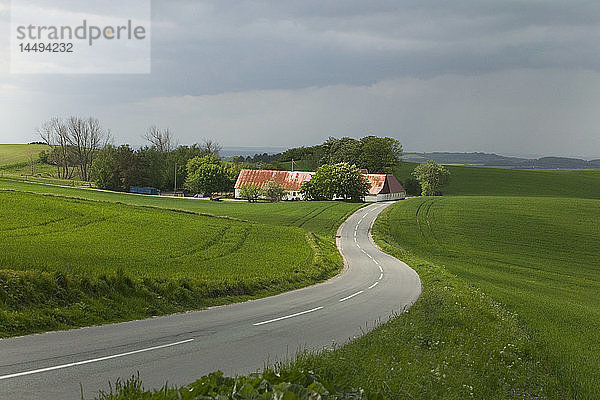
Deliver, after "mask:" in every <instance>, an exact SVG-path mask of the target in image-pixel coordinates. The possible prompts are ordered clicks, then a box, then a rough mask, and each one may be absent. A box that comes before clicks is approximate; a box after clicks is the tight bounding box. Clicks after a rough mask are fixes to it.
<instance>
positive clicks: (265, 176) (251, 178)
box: [235, 169, 314, 200]
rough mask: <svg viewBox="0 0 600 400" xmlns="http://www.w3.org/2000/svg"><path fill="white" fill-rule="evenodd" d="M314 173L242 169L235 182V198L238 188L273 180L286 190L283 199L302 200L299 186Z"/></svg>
mask: <svg viewBox="0 0 600 400" xmlns="http://www.w3.org/2000/svg"><path fill="white" fill-rule="evenodd" d="M313 175H314V172H303V171H273V170H264V169H243V170H241V171H240V175H239V176H238V178H237V181H236V182H235V198H236V199H239V198H240V188H241V187H242V186H243V185H245V184H247V183H253V184H255V185H257V186H259V187H263V186H264V184H265V183H267V182H269V181H271V180H273V181H275V182H277V183H279V184H280V185H281V186H283V188H284V189H285V190H286V192H287V194H286V196H285V197H284V198H283V200H295V199H298V200H302V199H303V196H302V194H300V186H302V184H303V183H304V182H306V181H309V180H310V178H312V176H313Z"/></svg>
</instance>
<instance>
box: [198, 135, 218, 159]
mask: <svg viewBox="0 0 600 400" xmlns="http://www.w3.org/2000/svg"><path fill="white" fill-rule="evenodd" d="M200 149H201V150H202V152H203V153H205V154H214V155H215V156H217V157H218V156H219V153H220V152H221V149H222V147H221V145H220V144H219V143H218V142H216V141H214V140H212V139H202V144H201V145H200Z"/></svg>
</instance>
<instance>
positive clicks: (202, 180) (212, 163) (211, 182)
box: [185, 154, 231, 196]
mask: <svg viewBox="0 0 600 400" xmlns="http://www.w3.org/2000/svg"><path fill="white" fill-rule="evenodd" d="M187 172H188V176H187V179H186V180H185V187H186V189H188V190H190V191H192V192H195V193H203V194H204V195H205V196H207V195H210V194H212V193H216V192H225V191H227V190H228V189H229V187H230V185H231V179H230V177H229V173H228V171H227V168H226V167H225V166H224V165H223V163H222V162H221V160H220V159H219V157H217V156H216V155H214V154H209V155H206V156H204V157H194V158H192V159H191V160H189V161H188V163H187Z"/></svg>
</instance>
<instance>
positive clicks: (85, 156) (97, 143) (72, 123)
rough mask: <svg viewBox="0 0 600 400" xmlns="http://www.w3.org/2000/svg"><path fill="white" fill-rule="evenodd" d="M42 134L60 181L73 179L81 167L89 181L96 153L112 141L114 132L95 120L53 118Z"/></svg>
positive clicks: (46, 123)
mask: <svg viewBox="0 0 600 400" xmlns="http://www.w3.org/2000/svg"><path fill="white" fill-rule="evenodd" d="M38 134H39V135H40V137H41V138H42V140H43V141H44V143H46V144H47V145H48V146H49V147H50V149H51V151H50V156H49V160H50V161H51V162H52V163H54V164H55V165H56V167H57V169H58V178H62V179H71V178H72V177H73V172H74V169H75V167H77V168H79V172H80V175H81V179H82V180H84V181H87V180H89V171H90V168H91V165H92V162H93V161H94V156H95V154H96V152H97V151H98V149H100V148H102V147H103V146H104V145H106V143H107V142H108V140H109V139H110V132H108V131H105V130H104V129H103V128H102V126H101V125H100V121H98V120H97V119H95V118H88V119H83V118H79V117H70V118H68V119H67V120H66V121H63V120H62V119H60V118H52V119H50V120H49V121H47V122H45V123H44V124H43V125H42V126H41V127H40V128H39V129H38Z"/></svg>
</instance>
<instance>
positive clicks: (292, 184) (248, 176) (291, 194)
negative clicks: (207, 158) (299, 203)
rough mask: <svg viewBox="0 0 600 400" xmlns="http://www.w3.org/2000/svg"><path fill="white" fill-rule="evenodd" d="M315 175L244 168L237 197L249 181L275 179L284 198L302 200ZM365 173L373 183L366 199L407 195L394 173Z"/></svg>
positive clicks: (383, 198) (377, 199)
mask: <svg viewBox="0 0 600 400" xmlns="http://www.w3.org/2000/svg"><path fill="white" fill-rule="evenodd" d="M313 175H314V172H303V171H273V170H261V169H258V170H255V169H243V170H241V171H240V175H239V176H238V179H237V181H236V182H235V197H236V198H238V199H239V198H240V197H241V196H240V189H241V187H242V186H243V185H245V184H247V183H253V184H255V185H257V186H259V187H263V185H264V184H265V183H267V182H269V181H270V180H273V181H275V182H277V183H279V184H280V185H281V186H283V188H284V189H285V190H286V191H287V194H286V196H285V197H284V200H296V199H298V200H302V199H303V196H302V194H301V193H300V186H302V183H304V182H306V181H308V180H310V178H312V176H313ZM363 175H364V176H365V178H366V179H367V182H369V184H370V185H371V188H370V189H369V194H368V195H367V196H366V197H365V201H368V202H376V201H387V200H400V199H403V198H405V197H406V191H405V190H404V188H403V187H402V185H401V184H400V182H398V179H396V177H395V176H394V175H386V174H369V173H363Z"/></svg>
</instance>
